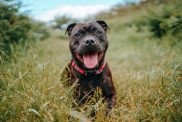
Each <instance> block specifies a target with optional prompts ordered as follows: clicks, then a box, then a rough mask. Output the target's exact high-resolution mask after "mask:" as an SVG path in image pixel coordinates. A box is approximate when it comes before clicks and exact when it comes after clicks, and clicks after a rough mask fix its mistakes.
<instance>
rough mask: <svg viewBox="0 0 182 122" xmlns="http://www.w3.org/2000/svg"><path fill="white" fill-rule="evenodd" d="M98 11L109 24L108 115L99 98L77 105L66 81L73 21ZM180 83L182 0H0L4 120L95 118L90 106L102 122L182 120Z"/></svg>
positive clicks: (0, 79) (0, 85)
mask: <svg viewBox="0 0 182 122" xmlns="http://www.w3.org/2000/svg"><path fill="white" fill-rule="evenodd" d="M99 19H101V20H104V21H106V22H107V24H108V25H109V27H110V30H109V31H108V32H107V36H108V40H109V43H110V45H109V49H108V51H107V61H108V62H109V65H110V67H111V70H112V75H113V80H114V85H115V86H116V91H117V105H116V107H115V108H114V109H113V111H112V112H111V116H110V117H106V116H104V111H103V110H104V109H103V106H104V105H103V104H101V102H97V101H96V103H95V104H91V103H88V104H86V105H85V106H82V107H81V108H80V109H79V111H77V112H78V113H79V114H78V113H74V110H73V109H72V108H71V103H72V101H73V99H72V98H71V97H70V95H71V93H72V92H71V90H70V89H66V88H65V87H63V85H62V82H61V81H60V77H61V73H62V69H64V67H65V64H66V63H67V62H69V61H70V59H71V55H70V53H69V49H68V43H69V40H68V35H65V29H66V27H67V25H68V24H70V23H72V22H90V21H95V20H99ZM181 88H182V1H181V0H105V1H102V0H79V1H76V0H64V1H63V0H0V121H32V120H34V121H65V120H70V119H71V120H70V121H74V120H81V119H84V117H83V116H81V117H80V116H79V115H80V114H81V115H84V116H86V118H87V117H88V118H87V119H89V115H90V111H91V109H92V108H95V109H97V115H96V118H95V121H98V122H99V121H106V120H108V121H111V122H113V121H136V120H137V121H182V107H181V103H182V89H181ZM73 113H74V115H73ZM72 115H73V118H70V116H72Z"/></svg>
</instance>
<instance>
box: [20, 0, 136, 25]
mask: <svg viewBox="0 0 182 122" xmlns="http://www.w3.org/2000/svg"><path fill="white" fill-rule="evenodd" d="M17 1H21V2H22V3H23V7H22V9H21V11H30V13H29V14H30V16H32V17H33V18H34V19H37V20H40V21H44V22H48V21H51V20H53V19H54V18H55V17H56V16H63V15H66V16H68V17H72V18H76V19H77V18H85V17H87V16H89V15H93V14H95V13H98V12H101V11H106V10H109V9H110V8H111V7H112V6H113V5H116V4H119V3H120V4H124V3H126V1H136V2H137V1H139V0H17Z"/></svg>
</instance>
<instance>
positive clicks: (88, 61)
mask: <svg viewBox="0 0 182 122" xmlns="http://www.w3.org/2000/svg"><path fill="white" fill-rule="evenodd" d="M97 58H98V54H97V53H91V54H86V55H83V60H84V64H85V66H86V67H87V68H89V69H92V68H94V67H95V66H96V65H97V64H98V59H97Z"/></svg>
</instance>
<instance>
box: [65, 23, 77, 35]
mask: <svg viewBox="0 0 182 122" xmlns="http://www.w3.org/2000/svg"><path fill="white" fill-rule="evenodd" d="M75 25H76V23H72V24H69V25H68V27H67V29H66V32H65V34H68V35H69V36H70V34H71V31H72V29H73V28H74V27H75Z"/></svg>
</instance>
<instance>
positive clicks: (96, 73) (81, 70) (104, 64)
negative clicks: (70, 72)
mask: <svg viewBox="0 0 182 122" xmlns="http://www.w3.org/2000/svg"><path fill="white" fill-rule="evenodd" d="M71 66H72V67H74V68H75V69H76V70H77V71H78V72H79V73H81V74H83V75H85V76H87V71H85V70H83V69H81V68H80V67H79V66H78V65H76V63H75V61H74V60H71ZM105 66H106V61H105V60H104V63H103V64H102V65H101V66H100V67H99V69H98V70H95V71H93V73H94V74H95V75H98V74H100V73H101V72H102V71H103V70H104V68H105Z"/></svg>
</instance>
